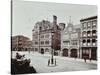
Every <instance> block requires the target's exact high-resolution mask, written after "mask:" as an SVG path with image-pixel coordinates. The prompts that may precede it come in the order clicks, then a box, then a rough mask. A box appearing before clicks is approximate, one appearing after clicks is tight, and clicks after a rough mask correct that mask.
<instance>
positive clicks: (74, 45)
mask: <svg viewBox="0 0 100 75" xmlns="http://www.w3.org/2000/svg"><path fill="white" fill-rule="evenodd" d="M80 26H81V25H73V24H72V23H71V22H69V23H68V24H67V27H65V28H64V30H62V31H61V55H62V56H66V57H74V58H80V49H79V47H80V46H79V45H80V40H79V39H80V33H81V29H80V28H81V27H80Z"/></svg>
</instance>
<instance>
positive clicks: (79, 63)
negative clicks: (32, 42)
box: [13, 52, 97, 73]
mask: <svg viewBox="0 0 100 75" xmlns="http://www.w3.org/2000/svg"><path fill="white" fill-rule="evenodd" d="M19 53H20V54H25V58H30V59H31V65H32V66H34V68H35V69H36V71H37V72H38V73H46V72H64V71H81V70H94V69H96V68H97V64H96V61H91V62H90V61H87V63H85V62H84V60H82V59H74V58H68V57H61V56H54V58H55V59H56V62H57V66H55V67H48V59H49V58H50V56H51V55H49V54H39V53H36V52H35V53H34V52H30V53H29V52H19ZM13 57H15V52H13Z"/></svg>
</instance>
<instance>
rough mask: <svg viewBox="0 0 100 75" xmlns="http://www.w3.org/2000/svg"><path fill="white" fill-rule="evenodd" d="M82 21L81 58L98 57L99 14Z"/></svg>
mask: <svg viewBox="0 0 100 75" xmlns="http://www.w3.org/2000/svg"><path fill="white" fill-rule="evenodd" d="M80 22H81V25H82V27H81V45H80V46H81V48H80V49H81V55H82V56H81V58H86V59H92V60H96V59H97V16H93V17H88V18H84V19H81V20H80Z"/></svg>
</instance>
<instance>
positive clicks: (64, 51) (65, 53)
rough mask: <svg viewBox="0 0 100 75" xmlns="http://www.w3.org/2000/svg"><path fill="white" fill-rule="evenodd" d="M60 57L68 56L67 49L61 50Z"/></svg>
mask: <svg viewBox="0 0 100 75" xmlns="http://www.w3.org/2000/svg"><path fill="white" fill-rule="evenodd" d="M62 55H63V56H66V57H67V56H68V49H67V48H64V49H63V53H62Z"/></svg>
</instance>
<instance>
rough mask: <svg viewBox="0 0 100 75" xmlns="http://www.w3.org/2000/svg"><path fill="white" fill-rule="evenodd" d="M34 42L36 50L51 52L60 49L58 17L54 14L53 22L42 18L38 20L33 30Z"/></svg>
mask: <svg viewBox="0 0 100 75" xmlns="http://www.w3.org/2000/svg"><path fill="white" fill-rule="evenodd" d="M32 42H33V47H34V51H38V52H40V53H43V54H44V53H51V50H52V49H54V51H57V50H60V28H59V26H58V25H57V17H56V16H53V22H50V21H48V20H42V21H40V22H37V23H36V24H35V26H34V29H33V30H32Z"/></svg>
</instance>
